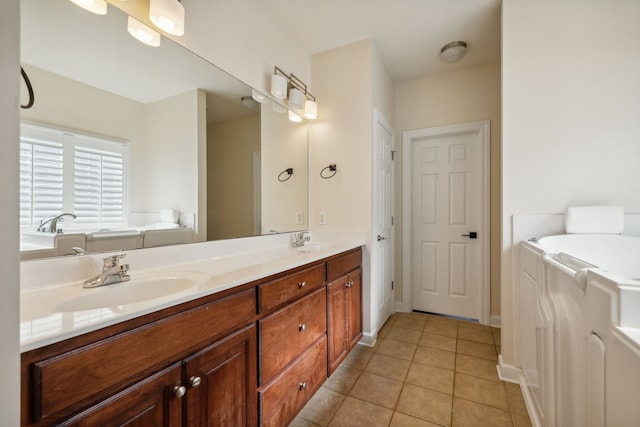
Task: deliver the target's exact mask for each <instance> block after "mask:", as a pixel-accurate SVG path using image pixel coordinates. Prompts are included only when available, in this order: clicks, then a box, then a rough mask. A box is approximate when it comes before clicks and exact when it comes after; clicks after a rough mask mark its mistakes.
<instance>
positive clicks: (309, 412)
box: [298, 387, 346, 426]
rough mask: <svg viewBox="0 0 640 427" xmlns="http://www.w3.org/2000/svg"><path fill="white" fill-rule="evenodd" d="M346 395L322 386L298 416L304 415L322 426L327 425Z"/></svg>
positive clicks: (303, 416) (308, 419)
mask: <svg viewBox="0 0 640 427" xmlns="http://www.w3.org/2000/svg"><path fill="white" fill-rule="evenodd" d="M345 397H346V396H344V395H342V394H340V393H336V392H335V391H332V390H329V389H327V388H324V387H320V389H319V390H318V391H317V392H316V394H314V395H313V397H312V398H311V400H309V402H308V403H307V404H306V405H305V406H304V408H302V411H300V413H299V414H298V417H302V418H304V419H305V420H307V421H311V422H313V423H316V424H319V425H321V426H326V425H327V424H328V423H329V420H330V419H331V417H332V416H333V414H335V413H336V411H337V410H338V408H339V407H340V404H341V403H342V401H343V400H344V399H345Z"/></svg>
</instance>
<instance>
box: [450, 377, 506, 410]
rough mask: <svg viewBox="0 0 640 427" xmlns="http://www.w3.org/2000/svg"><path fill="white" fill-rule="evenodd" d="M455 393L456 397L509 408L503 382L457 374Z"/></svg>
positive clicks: (499, 407) (503, 408)
mask: <svg viewBox="0 0 640 427" xmlns="http://www.w3.org/2000/svg"><path fill="white" fill-rule="evenodd" d="M453 394H454V395H455V396H456V397H459V398H462V399H466V400H471V401H474V402H477V403H482V404H484V405H489V406H493V407H495V408H498V409H502V410H505V411H508V410H509V404H508V403H507V396H506V393H505V391H504V384H503V383H502V382H495V381H491V380H485V379H483V378H478V377H472V376H470V375H465V374H460V373H459V374H456V381H455V387H454V391H453Z"/></svg>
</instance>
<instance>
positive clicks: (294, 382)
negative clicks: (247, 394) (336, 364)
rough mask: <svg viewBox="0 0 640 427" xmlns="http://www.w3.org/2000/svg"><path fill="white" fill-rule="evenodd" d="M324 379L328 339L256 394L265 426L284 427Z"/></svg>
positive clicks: (321, 341) (324, 339)
mask: <svg viewBox="0 0 640 427" xmlns="http://www.w3.org/2000/svg"><path fill="white" fill-rule="evenodd" d="M326 379H327V337H326V335H322V337H321V339H319V340H318V341H316V342H315V343H314V344H313V345H312V346H311V347H310V348H309V349H307V350H306V351H305V353H304V354H303V355H302V356H301V357H300V358H299V359H297V361H296V362H295V363H294V364H293V365H291V366H290V367H289V369H287V370H285V371H284V372H283V373H282V375H280V376H279V377H278V378H276V379H275V380H274V381H273V382H272V383H271V384H269V385H268V386H267V387H265V388H264V389H263V391H261V392H260V393H259V395H260V402H261V408H262V421H263V425H264V426H283V425H287V424H288V423H289V422H290V421H291V420H292V419H293V418H294V417H295V416H296V414H297V413H298V412H299V411H300V410H301V409H302V407H303V406H304V405H305V403H307V401H309V399H310V398H311V396H313V394H314V393H315V392H316V390H318V388H320V386H321V385H322V383H324V381H325V380H326Z"/></svg>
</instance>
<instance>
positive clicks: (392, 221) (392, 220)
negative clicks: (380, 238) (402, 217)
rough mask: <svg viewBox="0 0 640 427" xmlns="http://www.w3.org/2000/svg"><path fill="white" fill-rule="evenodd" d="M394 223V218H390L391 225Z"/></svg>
mask: <svg viewBox="0 0 640 427" xmlns="http://www.w3.org/2000/svg"><path fill="white" fill-rule="evenodd" d="M394 222H395V218H394V217H391V225H395V224H394Z"/></svg>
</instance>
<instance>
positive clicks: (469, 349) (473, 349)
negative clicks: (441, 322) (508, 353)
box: [458, 339, 498, 362]
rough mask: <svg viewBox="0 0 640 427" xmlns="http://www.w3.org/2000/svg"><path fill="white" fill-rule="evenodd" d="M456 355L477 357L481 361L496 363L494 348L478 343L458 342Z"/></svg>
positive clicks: (496, 357) (496, 356)
mask: <svg viewBox="0 0 640 427" xmlns="http://www.w3.org/2000/svg"><path fill="white" fill-rule="evenodd" d="M458 353H459V354H466V355H468V356H473V357H479V358H481V359H487V360H493V361H495V362H497V361H498V355H497V353H496V348H495V346H493V345H491V344H483V343H479V342H473V341H467V340H460V339H459V340H458Z"/></svg>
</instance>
